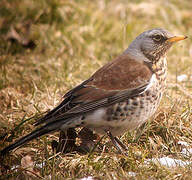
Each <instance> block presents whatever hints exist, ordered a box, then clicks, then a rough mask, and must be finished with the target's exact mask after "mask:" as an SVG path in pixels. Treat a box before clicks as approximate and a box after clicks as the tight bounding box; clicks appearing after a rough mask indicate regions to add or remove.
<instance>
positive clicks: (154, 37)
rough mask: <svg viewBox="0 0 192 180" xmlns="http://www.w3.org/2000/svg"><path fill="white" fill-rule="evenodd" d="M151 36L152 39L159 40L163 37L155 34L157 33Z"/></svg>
mask: <svg viewBox="0 0 192 180" xmlns="http://www.w3.org/2000/svg"><path fill="white" fill-rule="evenodd" d="M152 38H153V40H154V41H161V40H162V38H163V37H162V36H161V35H158V34H157V35H155V36H153V37H152Z"/></svg>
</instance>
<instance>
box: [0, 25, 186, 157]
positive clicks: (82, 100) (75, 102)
mask: <svg viewBox="0 0 192 180" xmlns="http://www.w3.org/2000/svg"><path fill="white" fill-rule="evenodd" d="M185 38H186V36H174V35H172V34H171V33H170V32H168V31H167V30H164V29H160V28H156V29H152V30H148V31H145V32H143V33H142V34H140V35H139V36H138V37H136V39H135V40H134V41H133V42H132V43H131V44H130V45H129V47H128V48H127V49H126V50H125V51H124V52H123V53H122V54H121V55H119V56H118V57H117V58H115V59H114V60H113V61H111V62H109V63H107V64H106V65H104V66H103V67H102V68H100V69H99V70H97V71H96V72H95V73H94V74H93V75H92V76H91V77H90V78H89V79H88V80H85V81H84V82H82V83H81V84H80V85H78V86H76V87H75V88H73V89H72V90H70V91H69V92H67V93H66V94H65V95H64V100H63V101H62V102H61V104H59V105H58V106H57V107H56V108H54V109H53V110H51V111H50V112H48V113H47V114H46V115H45V116H44V117H43V118H41V119H40V120H39V121H38V122H37V123H36V124H35V125H36V126H37V125H42V126H41V127H40V128H37V129H36V130H34V131H33V132H31V133H30V134H28V135H26V136H24V137H22V138H21V139H19V140H18V141H16V142H15V143H13V144H12V145H10V146H8V147H6V148H4V149H3V150H2V151H1V153H2V154H5V153H7V152H9V151H11V150H13V149H15V148H16V147H18V146H21V145H23V144H24V143H26V142H28V141H30V140H32V139H35V138H37V137H40V136H42V135H44V134H47V133H51V132H54V131H67V130H68V129H69V128H76V127H86V128H89V129H92V130H94V131H96V132H97V133H99V134H107V135H108V136H109V138H110V139H111V140H112V142H113V144H114V145H115V147H116V148H117V149H118V150H119V151H121V152H122V151H123V149H125V146H124V145H123V144H122V143H121V142H120V140H118V138H116V137H115V136H119V135H121V134H123V133H125V132H126V131H129V130H133V129H135V128H138V127H139V126H141V125H142V124H143V123H144V122H146V121H147V119H149V118H150V117H151V116H152V115H153V114H154V112H155V111H156V109H157V107H158V106H159V103H160V100H161V98H162V95H163V92H164V90H165V86H166V74H167V62H166V58H165V55H166V52H167V51H168V49H169V48H170V47H171V46H172V45H173V44H174V42H177V41H180V40H183V39H185Z"/></svg>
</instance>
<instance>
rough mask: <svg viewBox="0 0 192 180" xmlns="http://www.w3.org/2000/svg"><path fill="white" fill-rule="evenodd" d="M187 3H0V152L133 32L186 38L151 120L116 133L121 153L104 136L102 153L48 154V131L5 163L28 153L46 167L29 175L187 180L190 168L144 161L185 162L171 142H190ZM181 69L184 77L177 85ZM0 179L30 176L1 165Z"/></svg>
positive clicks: (173, 55)
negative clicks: (122, 146) (13, 34)
mask: <svg viewBox="0 0 192 180" xmlns="http://www.w3.org/2000/svg"><path fill="white" fill-rule="evenodd" d="M191 8H192V4H191V2H190V0H183V1H178V0H170V1H165V0H163V1H158V2H157V1H153V0H147V1H141V0H137V1H135V2H134V3H133V2H131V1H125V0H119V1H115V0H112V1H108V0H98V1H93V2H92V1H82V0H72V1H59V0H46V1H44V0H39V1H35V0H32V1H27V0H15V1H6V0H2V1H1V2H0V42H1V43H0V132H1V133H0V134H1V135H3V134H5V133H7V136H6V137H4V138H1V143H0V148H1V149H2V148H3V147H5V146H6V145H8V144H9V143H11V142H13V141H14V140H15V139H16V138H18V137H21V136H22V135H24V134H27V133H28V132H30V131H31V130H32V129H33V126H32V124H33V123H34V122H35V118H32V119H30V117H33V116H38V115H39V114H40V113H43V112H45V111H47V110H48V109H52V108H53V107H54V106H56V105H57V104H58V103H59V102H60V101H61V97H62V95H63V94H64V93H65V92H67V90H69V89H71V88H72V87H74V86H75V85H78V84H79V83H80V82H82V81H83V80H85V79H86V78H88V77H89V76H90V75H91V74H92V73H93V72H94V71H96V70H97V69H98V68H99V67H101V66H102V65H103V64H105V63H106V62H108V61H110V60H112V59H113V58H114V57H116V56H117V55H118V54H120V53H121V52H122V51H123V50H124V49H126V48H127V46H128V44H129V43H130V42H131V40H133V39H134V38H135V37H136V36H137V35H138V34H139V33H141V32H143V31H145V30H147V29H151V28H154V27H163V28H166V29H168V30H169V31H171V32H173V33H175V34H184V35H187V36H188V37H189V38H188V39H187V40H185V41H183V42H181V43H179V44H176V45H175V46H174V47H173V48H172V49H171V51H170V52H169V53H168V68H169V73H168V88H167V91H166V93H165V95H164V98H163V100H162V102H161V105H160V107H159V109H158V111H157V112H156V114H155V115H154V117H153V118H152V119H151V120H152V121H151V122H149V123H147V124H145V126H143V127H142V128H140V129H139V130H138V131H135V132H131V133H130V132H128V133H126V134H124V135H123V136H122V137H121V140H122V141H123V142H124V143H125V144H126V145H127V146H128V147H129V152H128V156H127V157H125V156H122V155H118V154H116V150H115V149H114V148H113V147H111V145H110V143H107V141H108V139H104V140H103V142H102V144H104V147H105V148H106V150H107V151H108V152H102V153H97V152H94V153H93V154H91V155H89V154H86V155H80V154H78V153H72V154H70V153H69V154H66V155H62V154H59V155H56V156H53V152H52V150H51V146H50V144H51V141H52V140H53V139H57V136H56V135H57V134H52V135H48V136H44V137H42V138H40V139H39V140H34V141H32V142H30V143H28V144H27V145H25V146H23V147H21V148H19V149H18V150H17V151H15V152H13V153H11V154H10V155H9V156H8V157H6V159H5V160H4V164H6V165H8V166H10V167H12V166H14V165H17V164H21V159H22V158H23V157H26V155H30V156H31V157H32V161H33V162H34V163H36V164H38V163H45V164H46V166H43V167H42V168H38V167H37V168H36V169H35V170H34V172H35V174H36V175H34V176H33V177H31V178H34V179H42V178H46V177H47V178H48V176H51V177H52V178H53V179H54V178H55V179H77V178H81V177H86V176H93V177H97V178H99V179H129V178H130V179H190V178H191V176H192V171H191V166H190V165H189V166H185V167H175V168H168V167H165V166H162V165H159V164H155V163H149V164H146V163H145V160H146V159H148V158H154V157H163V156H168V157H174V158H176V159H182V160H188V161H191V159H192V158H191V157H190V156H189V157H183V156H182V155H181V153H180V152H181V146H180V145H178V141H185V142H187V143H188V144H189V145H192V127H191V119H192V117H191V112H192V110H191V103H192V100H191V93H190V91H191V75H192V74H191V72H192V69H191V67H192V66H191V57H192V54H191V48H192V47H191V42H192V40H191V35H192V29H191V28H190V27H191V25H192V21H191V16H192V13H191ZM27 27H29V28H27ZM11 28H14V29H15V30H16V31H17V32H18V33H19V35H20V36H21V37H22V38H24V39H25V40H27V41H30V40H31V41H32V42H33V43H34V44H35V48H31V47H25V46H24V45H23V44H22V41H21V39H22V38H21V39H16V40H14V42H12V41H10V40H8V39H7V37H8V35H9V33H10V31H11ZM181 74H186V75H187V76H188V79H187V80H186V81H184V82H177V76H178V75H181ZM18 125H19V126H18ZM14 128H16V129H15V130H14V133H13V132H12V129H14ZM8 141H10V142H8ZM130 172H135V173H136V175H135V176H131V175H130ZM0 176H1V178H2V179H5V178H8V179H16V177H17V179H21V178H24V179H27V178H29V174H27V173H26V170H25V169H22V168H20V167H19V168H18V169H17V171H16V170H9V171H6V170H5V169H4V168H3V167H2V166H1V170H0ZM1 178H0V179H1Z"/></svg>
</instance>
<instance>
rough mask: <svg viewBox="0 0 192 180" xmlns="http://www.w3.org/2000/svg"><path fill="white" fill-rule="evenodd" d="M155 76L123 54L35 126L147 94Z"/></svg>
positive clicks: (139, 63)
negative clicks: (148, 86) (146, 91)
mask: <svg viewBox="0 0 192 180" xmlns="http://www.w3.org/2000/svg"><path fill="white" fill-rule="evenodd" d="M151 77H152V71H151V70H150V69H149V67H148V66H147V65H146V64H144V63H143V62H140V61H135V60H133V59H131V58H129V56H128V55H121V56H119V57H118V58H116V59H115V60H113V61H112V62H110V63H108V64H106V65H105V66H103V67H102V68H101V69H99V70H98V71H96V72H95V73H94V74H93V75H92V76H91V77H90V78H89V79H88V80H86V81H84V82H83V83H82V84H80V85H79V86H77V87H75V88H74V89H72V90H71V91H69V92H68V93H66V94H65V96H64V100H63V101H62V103H61V104H60V105H59V106H57V107H56V108H55V109H53V110H52V111H50V112H49V113H48V114H47V115H45V116H44V117H43V118H42V119H40V120H39V121H38V122H37V123H36V125H38V124H41V123H44V122H46V123H47V122H51V121H55V120H57V119H58V118H59V119H61V118H66V117H69V116H73V115H78V114H82V113H86V112H89V111H92V110H94V109H96V108H99V107H104V106H108V105H110V104H113V103H116V102H120V101H122V100H124V99H126V98H129V97H133V96H137V95H138V94H140V93H142V92H143V91H145V89H146V87H147V85H148V84H149V82H150V79H151Z"/></svg>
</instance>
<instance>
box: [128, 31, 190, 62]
mask: <svg viewBox="0 0 192 180" xmlns="http://www.w3.org/2000/svg"><path fill="white" fill-rule="evenodd" d="M186 38H187V37H186V36H174V35H173V34H171V33H170V32H168V31H167V30H165V29H161V28H156V29H152V30H148V31H145V32H143V33H142V34H140V35H139V36H137V38H136V39H135V40H134V41H133V42H132V43H131V44H130V46H129V48H128V49H127V50H126V51H127V52H128V53H129V52H133V53H132V54H136V55H137V56H138V57H140V58H141V57H142V56H143V60H144V61H145V62H148V63H152V64H154V63H156V62H157V61H158V60H159V59H160V58H161V57H163V56H164V55H165V54H166V52H167V51H168V49H169V48H170V47H171V46H172V45H173V44H174V43H175V42H178V41H180V40H183V39H186ZM126 51H125V53H126Z"/></svg>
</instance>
